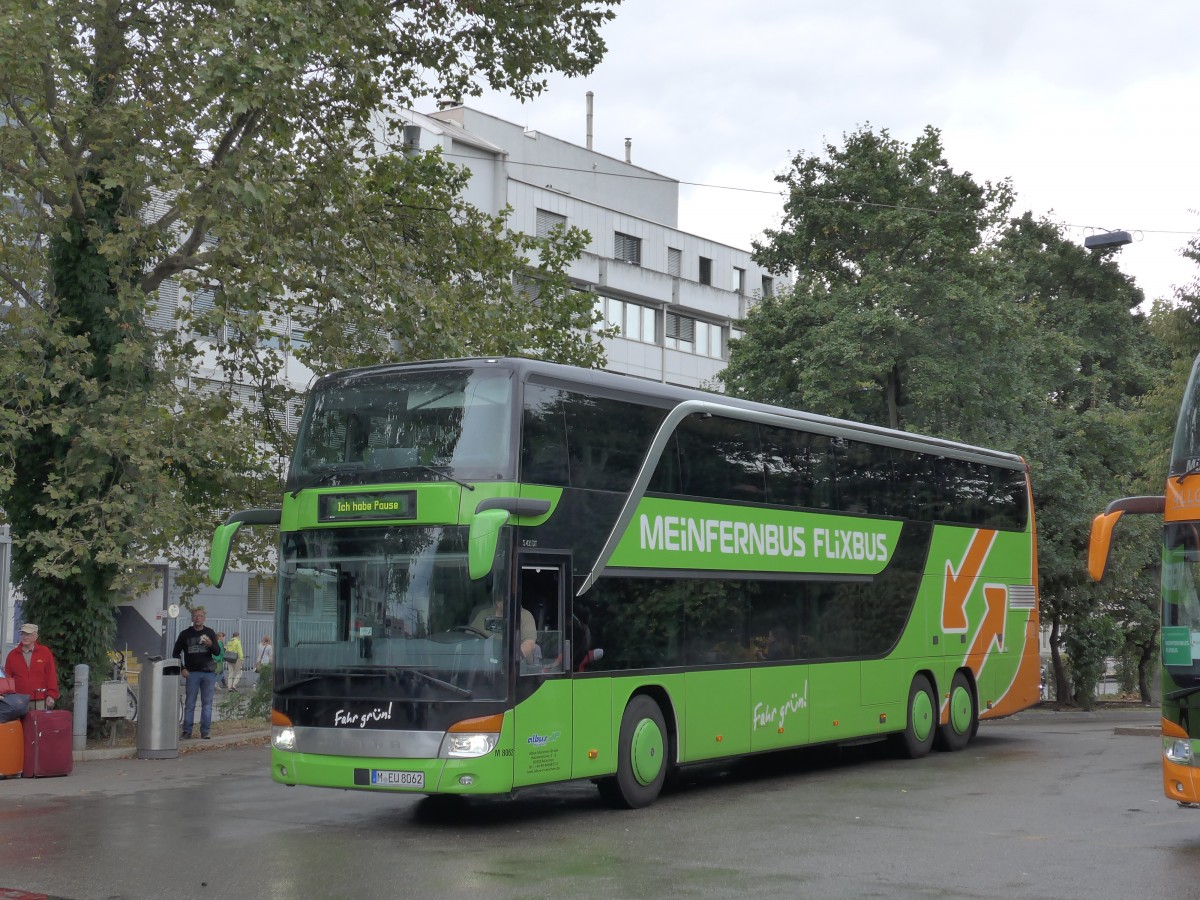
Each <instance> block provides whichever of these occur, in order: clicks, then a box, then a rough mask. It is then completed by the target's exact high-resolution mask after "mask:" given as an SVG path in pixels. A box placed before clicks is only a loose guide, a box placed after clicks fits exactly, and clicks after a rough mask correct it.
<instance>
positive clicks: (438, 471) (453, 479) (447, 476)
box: [415, 466, 475, 491]
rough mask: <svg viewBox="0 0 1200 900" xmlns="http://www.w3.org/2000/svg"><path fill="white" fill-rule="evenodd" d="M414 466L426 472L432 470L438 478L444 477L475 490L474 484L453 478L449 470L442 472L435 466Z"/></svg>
mask: <svg viewBox="0 0 1200 900" xmlns="http://www.w3.org/2000/svg"><path fill="white" fill-rule="evenodd" d="M415 468H418V469H424V470H425V471H426V472H432V473H433V474H434V475H436V476H438V478H445V479H446V480H447V481H453V482H454V483H455V484H457V485H461V486H462V487H464V488H466V489H467V490H468V491H473V490H475V485H473V484H467V483H466V482H465V481H459V480H458V479H457V478H455V477H454V476H453V475H451V474H450V473H449V472H443V471H442V470H441V469H439V468H437V467H435V466H416V467H415Z"/></svg>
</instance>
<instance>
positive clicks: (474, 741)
mask: <svg viewBox="0 0 1200 900" xmlns="http://www.w3.org/2000/svg"><path fill="white" fill-rule="evenodd" d="M499 737H500V735H498V734H490V733H479V732H477V733H475V734H447V735H446V736H445V737H444V738H443V739H442V749H441V752H440V753H439V754H438V755H439V756H440V757H442V759H472V758H474V757H477V756H487V755H488V754H489V753H491V752H492V751H493V750H495V749H496V742H497V740H498V739H499Z"/></svg>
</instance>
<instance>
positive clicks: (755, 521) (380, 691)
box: [210, 359, 1039, 807]
mask: <svg viewBox="0 0 1200 900" xmlns="http://www.w3.org/2000/svg"><path fill="white" fill-rule="evenodd" d="M246 524H251V525H278V526H279V529H280V533H281V535H280V545H279V578H278V591H279V594H278V599H277V604H276V609H277V612H276V621H275V635H276V654H275V670H274V690H273V712H272V724H273V729H272V742H271V771H272V777H273V778H274V779H275V780H276V781H278V782H281V783H284V784H293V785H294V784H304V785H315V786H323V787H331V788H342V789H354V788H358V789H363V790H374V791H402V792H419V793H427V794H464V795H496V794H508V793H511V792H513V791H515V790H518V789H521V788H525V787H529V786H532V785H538V784H546V783H551V782H559V781H565V780H570V779H591V780H593V781H595V782H596V783H597V784H598V786H599V788H600V791H601V793H602V794H603V796H604V797H605V798H606V799H608V800H609V801H610V802H612V803H614V804H615V805H618V806H626V807H640V806H644V805H646V804H649V803H651V802H653V801H654V799H655V798H656V797H657V796H658V794H659V791H660V789H661V787H662V785H663V782H664V779H665V778H666V777H667V776H668V775H669V774H670V773H671V772H672V771H673V770H675V769H677V768H678V767H680V766H686V765H689V764H694V763H705V762H711V761H714V760H718V759H723V758H730V757H739V756H745V755H749V754H756V753H762V752H767V751H772V750H780V749H784V748H794V747H799V746H804V745H810V744H820V743H839V742H858V741H864V740H874V739H884V738H887V739H890V740H892V741H894V743H895V744H896V746H897V748H898V749H899V750H900V751H901V752H902V753H904V754H905V755H908V756H912V757H919V756H923V755H924V754H926V753H927V752H928V751H929V750H930V748H931V747H933V746H934V745H939V746H941V747H943V748H944V749H948V750H959V749H962V748H963V747H965V746H966V745H967V743H968V742H969V741H970V740H971V738H972V736H973V735H974V734H975V732H976V729H977V727H978V724H979V720H980V719H981V718H988V717H993V716H1001V715H1006V714H1010V713H1013V712H1016V711H1017V710H1020V709H1023V708H1025V707H1027V706H1029V705H1030V704H1032V703H1034V702H1036V701H1037V699H1038V685H1039V665H1038V641H1037V629H1038V621H1037V593H1036V587H1035V585H1036V560H1035V542H1034V527H1033V517H1032V512H1031V504H1030V492H1029V482H1028V476H1027V467H1026V465H1025V463H1024V462H1023V461H1022V460H1021V459H1020V458H1019V457H1017V456H1013V455H1011V454H1007V453H1000V452H996V451H992V450H986V449H982V448H979V447H971V446H967V445H963V444H958V443H953V442H949V441H942V440H936V439H933V438H927V437H921V436H917V435H912V434H907V433H904V432H899V431H889V430H887V429H882V428H876V427H872V426H867V425H860V424H855V423H852V422H847V421H842V420H838V419H832V418H827V417H822V416H817V415H811V414H807V413H802V412H795V411H792V410H787V409H780V408H776V407H771V406H765V405H761V404H754V403H749V402H743V401H739V400H733V399H729V398H726V397H721V396H718V395H713V394H707V393H704V392H700V391H692V390H685V389H682V388H675V387H671V386H668V385H662V384H657V383H653V382H648V381H642V380H640V379H636V378H633V377H629V376H623V375H615V374H612V373H608V372H599V371H589V370H583V369H576V368H572V367H568V366H561V365H554V364H550V363H544V362H539V361H533V360H525V359H467V360H445V361H437V362H428V363H414V364H404V365H387V366H376V367H370V368H363V369H355V370H351V371H345V372H340V373H336V374H333V375H329V376H326V377H323V378H321V379H319V380H318V381H317V382H316V383H315V385H314V386H313V388H312V390H311V392H310V394H309V397H308V400H307V405H306V409H305V413H304V418H303V421H302V424H301V427H300V432H299V435H298V437H297V443H296V450H295V454H294V457H293V460H292V465H291V469H290V473H289V475H288V482H287V485H286V493H285V495H284V497H283V504H282V507H281V508H279V509H256V510H247V511H244V512H240V513H236V514H234V515H233V516H231V517H230V519H229V520H228V522H227V523H226V524H225V525H223V526H222V527H221V528H219V529H218V531H217V534H216V536H215V538H214V542H213V554H212V560H211V569H210V580H212V582H213V583H214V584H219V583H220V581H221V579H222V577H223V574H224V571H225V568H226V564H227V560H228V556H229V550H230V545H231V542H232V540H233V537H234V534H235V532H236V531H237V530H238V528H239V527H241V526H242V525H246Z"/></svg>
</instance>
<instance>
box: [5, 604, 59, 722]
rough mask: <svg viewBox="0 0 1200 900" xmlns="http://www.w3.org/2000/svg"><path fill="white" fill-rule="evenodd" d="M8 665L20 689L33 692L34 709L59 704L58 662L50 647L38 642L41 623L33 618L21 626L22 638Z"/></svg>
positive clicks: (7, 662)
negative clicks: (55, 660) (56, 663)
mask: <svg viewBox="0 0 1200 900" xmlns="http://www.w3.org/2000/svg"><path fill="white" fill-rule="evenodd" d="M4 668H5V671H7V672H8V677H9V678H12V679H14V680H15V681H16V683H17V693H18V694H28V695H29V708H30V709H54V707H55V706H57V705H58V666H56V665H55V663H54V654H53V653H51V652H50V648H49V647H47V646H46V645H45V644H39V643H38V627H37V626H36V625H34V624H33V623H32V622H26V623H25V624H24V625H22V626H21V642H20V643H19V644H18V645H17V646H15V647H13V648H12V651H11V652H10V653H9V654H8V659H7V660H5V662H4Z"/></svg>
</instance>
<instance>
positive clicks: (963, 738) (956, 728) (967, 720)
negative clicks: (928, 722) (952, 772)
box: [937, 672, 979, 751]
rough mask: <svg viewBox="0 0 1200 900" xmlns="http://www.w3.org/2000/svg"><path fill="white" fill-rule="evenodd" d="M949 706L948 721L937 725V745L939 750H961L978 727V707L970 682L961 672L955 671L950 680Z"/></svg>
mask: <svg viewBox="0 0 1200 900" xmlns="http://www.w3.org/2000/svg"><path fill="white" fill-rule="evenodd" d="M949 707H950V714H949V721H948V722H947V723H946V724H945V725H939V726H938V730H937V746H938V749H939V750H950V751H956V750H963V749H965V748H966V746H967V744H969V743H970V742H971V738H972V737H974V736H975V732H976V731H977V730H978V728H979V709H978V708H977V707H976V705H975V695H974V694H973V693H971V682H969V681H968V680H967V676H966V675H964V674H963V673H962V672H955V673H954V680H953V681H952V682H950V702H949Z"/></svg>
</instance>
